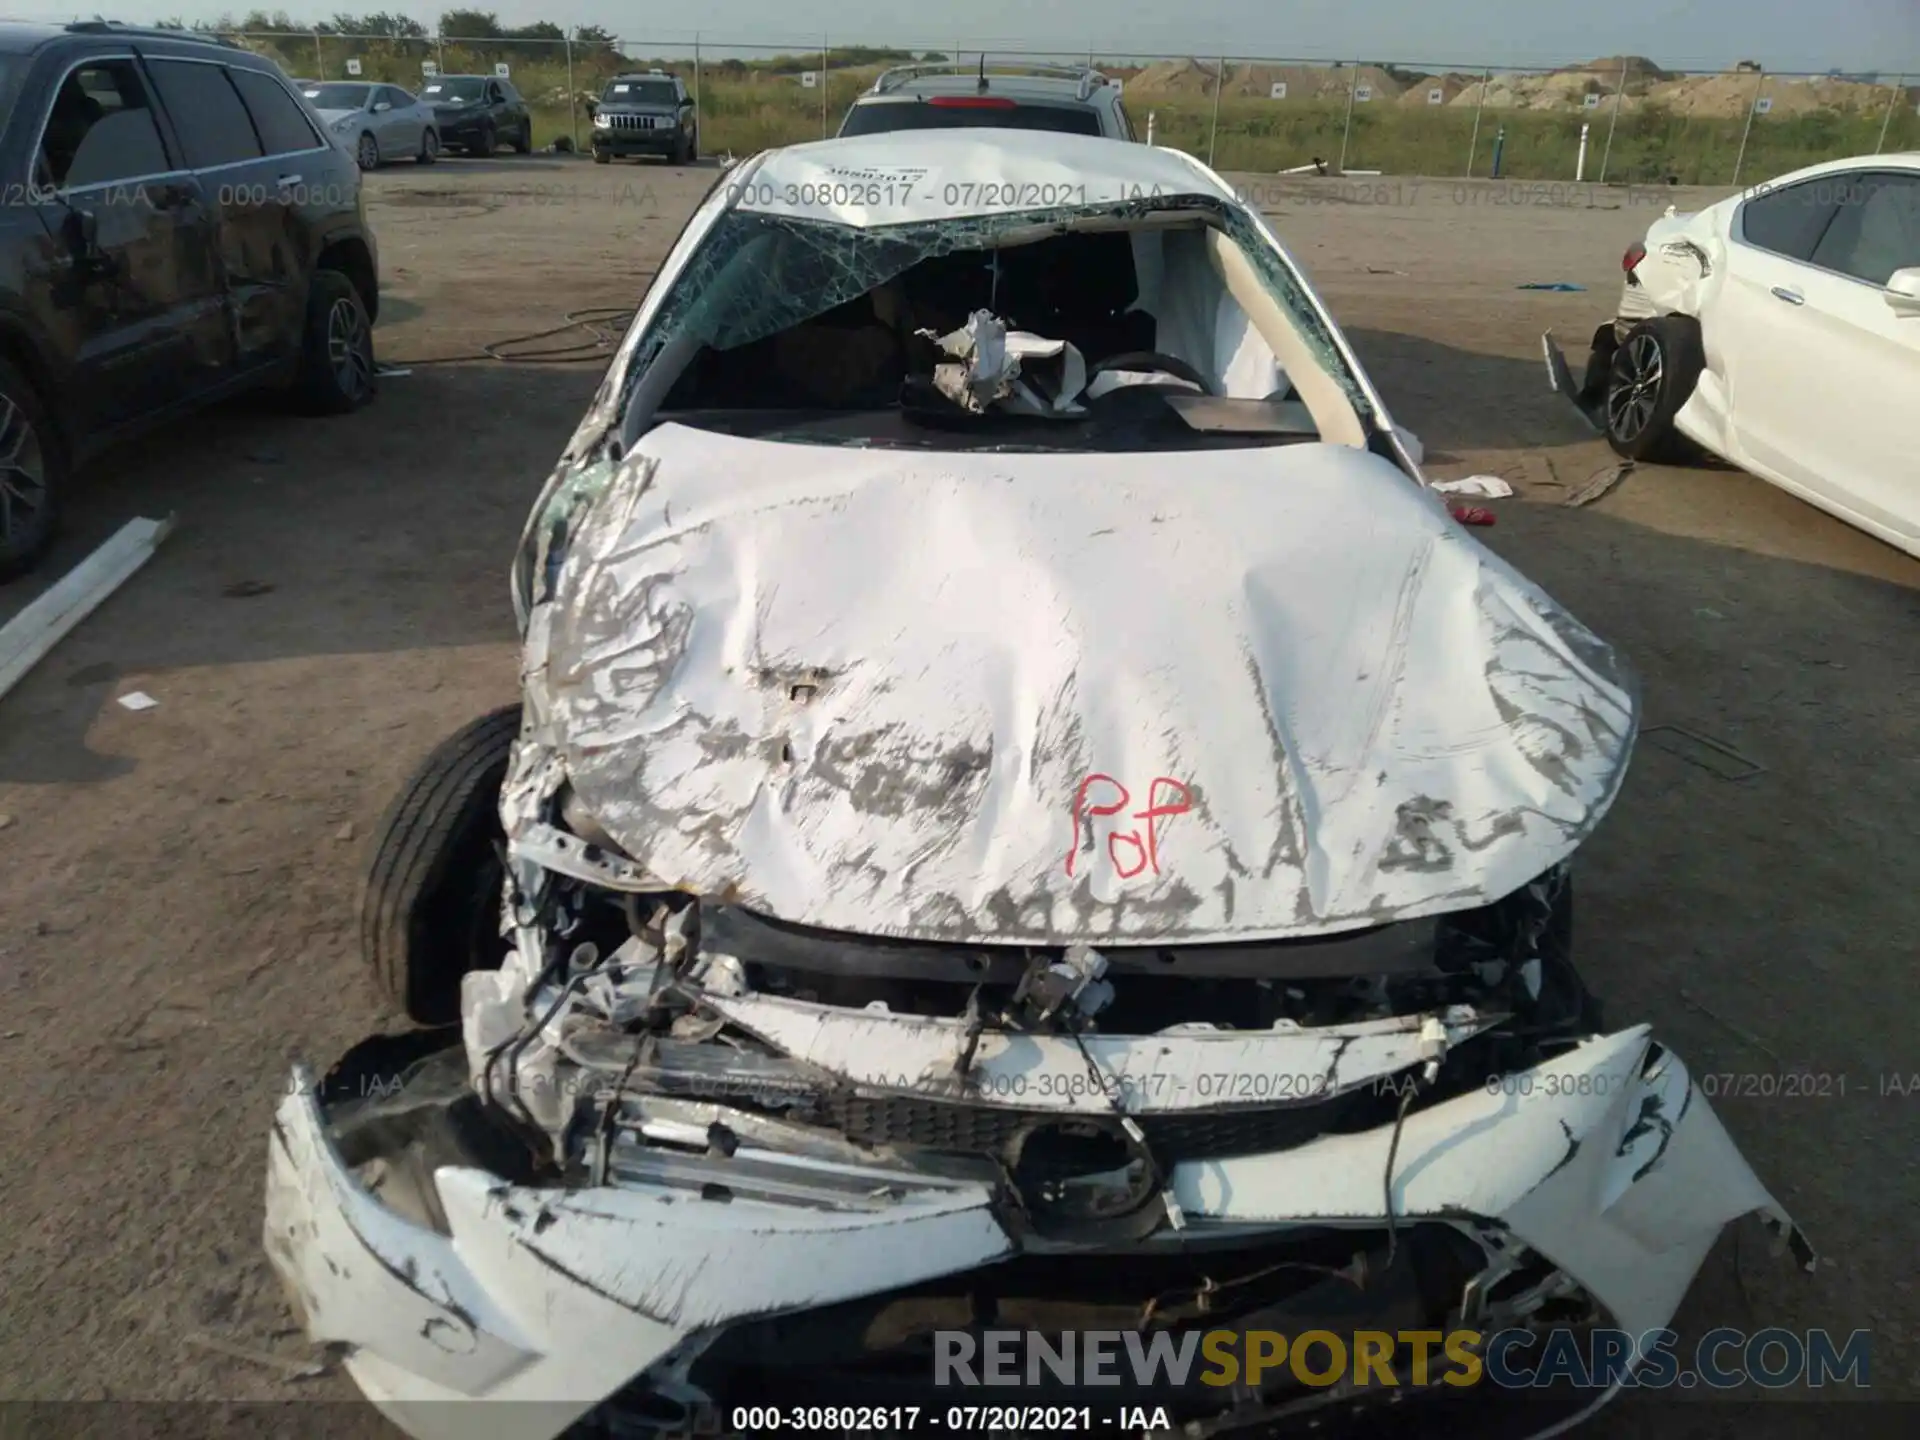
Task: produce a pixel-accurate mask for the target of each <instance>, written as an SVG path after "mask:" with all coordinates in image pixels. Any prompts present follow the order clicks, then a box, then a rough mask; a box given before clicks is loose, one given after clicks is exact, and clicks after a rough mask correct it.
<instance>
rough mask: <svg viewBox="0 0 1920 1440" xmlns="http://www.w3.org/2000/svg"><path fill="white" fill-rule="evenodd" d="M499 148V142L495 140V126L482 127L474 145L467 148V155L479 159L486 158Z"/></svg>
mask: <svg viewBox="0 0 1920 1440" xmlns="http://www.w3.org/2000/svg"><path fill="white" fill-rule="evenodd" d="M499 148H500V144H499V141H498V140H496V139H495V138H494V133H493V126H491V125H487V126H484V127H482V129H481V131H480V134H479V136H478V137H477V138H476V139H475V140H474V142H473V144H471V145H469V146H468V147H467V153H468V154H469V155H472V156H475V157H477V158H484V157H486V156H488V155H491V154H493V152H494V151H495V150H497V149H499Z"/></svg>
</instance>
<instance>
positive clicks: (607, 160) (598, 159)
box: [593, 150, 613, 165]
mask: <svg viewBox="0 0 1920 1440" xmlns="http://www.w3.org/2000/svg"><path fill="white" fill-rule="evenodd" d="M593 163H594V164H596V165H611V164H612V163H613V156H611V155H609V154H608V153H607V152H606V151H604V150H596V151H594V152H593Z"/></svg>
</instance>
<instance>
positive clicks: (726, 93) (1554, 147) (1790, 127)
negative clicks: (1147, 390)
mask: <svg viewBox="0 0 1920 1440" xmlns="http://www.w3.org/2000/svg"><path fill="white" fill-rule="evenodd" d="M350 55H357V56H358V57H359V59H360V60H361V67H362V73H361V76H360V78H362V79H368V80H385V81H391V82H393V83H395V84H400V85H406V86H408V87H409V88H413V89H418V88H419V85H420V83H421V80H420V62H421V61H422V60H436V61H437V62H438V63H439V64H440V66H441V68H442V69H443V70H444V71H446V72H447V73H449V74H456V73H462V72H474V71H479V72H483V73H484V72H489V71H491V69H492V64H493V62H492V53H491V52H488V53H487V54H486V55H484V56H483V55H481V54H479V53H475V52H471V51H463V50H462V49H461V48H460V47H458V46H448V47H446V49H445V51H444V52H436V50H435V47H434V46H433V45H432V44H431V43H429V42H421V41H411V42H409V41H400V42H371V43H369V42H349V41H345V40H340V39H336V38H325V39H323V41H322V48H321V54H320V56H319V57H316V55H315V53H314V47H313V44H312V42H311V40H309V39H306V38H304V37H302V38H296V39H289V40H288V41H287V42H285V45H284V47H283V49H282V50H281V51H280V52H279V53H276V58H278V59H279V60H280V61H281V63H282V64H283V65H285V66H286V68H287V69H288V71H289V72H290V73H292V74H295V75H312V74H313V73H314V70H315V67H316V65H317V64H319V63H320V61H321V60H322V59H323V60H324V68H325V70H326V75H325V77H324V78H327V79H332V80H337V79H342V78H346V63H345V62H346V60H347V58H348V56H350ZM804 60H805V57H795V58H794V59H792V60H791V61H783V62H780V63H781V66H782V69H785V68H787V67H789V66H794V65H799V64H802V63H804ZM509 61H510V64H511V66H512V79H513V83H514V85H515V86H516V87H517V88H518V89H519V90H520V92H521V94H523V95H525V96H526V97H527V98H528V100H529V101H530V102H532V103H533V106H534V140H535V143H536V144H539V145H546V144H548V143H550V142H551V141H552V140H554V139H555V138H556V137H557V136H560V135H568V136H577V137H578V139H579V140H580V141H582V142H584V141H585V140H586V139H587V137H588V136H589V135H590V133H591V125H590V122H589V120H588V116H587V112H586V108H585V106H584V105H582V106H579V107H578V108H577V111H576V112H575V113H573V114H571V115H570V114H569V110H568V107H567V105H566V103H565V101H564V99H560V100H559V102H558V103H553V102H552V101H550V100H549V99H548V98H547V97H549V96H563V95H564V93H565V91H566V89H567V83H568V72H567V66H566V62H565V55H564V51H562V50H561V49H560V47H558V46H555V47H553V48H552V49H551V50H550V51H547V50H536V49H535V47H531V46H517V47H514V50H513V53H512V55H511V56H510V57H509ZM649 64H653V65H658V66H659V68H661V69H664V70H668V71H670V72H672V73H677V74H679V75H680V76H681V77H682V78H683V79H684V80H685V81H686V82H687V84H688V86H689V87H692V85H693V83H694V73H693V64H692V62H691V61H651V62H648V61H636V60H632V59H625V60H623V59H621V58H619V57H617V56H613V55H609V54H606V53H598V54H596V53H593V52H588V51H584V50H582V51H576V52H575V55H574V65H573V72H572V82H573V89H574V91H576V92H578V93H582V94H589V93H597V92H598V91H599V90H600V89H601V87H602V86H603V85H604V84H605V82H606V80H607V79H608V78H609V77H610V76H612V75H614V74H616V73H618V72H619V71H621V70H632V69H634V68H636V66H643V65H649ZM875 73H876V70H875V68H873V67H868V68H865V69H862V70H853V71H840V72H835V73H832V74H830V75H829V77H828V81H827V84H826V85H825V86H818V85H816V86H814V87H813V88H807V87H805V86H803V85H801V84H800V82H799V80H798V79H797V78H796V77H795V76H794V75H791V74H786V73H780V72H779V71H776V70H775V69H774V68H772V64H771V62H769V63H767V64H756V65H751V66H749V65H743V64H741V63H740V62H737V61H735V62H726V61H718V62H709V63H708V64H706V65H705V66H704V67H703V69H702V73H701V75H700V87H699V88H700V110H701V123H700V144H701V149H702V150H703V151H704V152H705V153H707V154H709V155H713V154H719V153H721V152H723V151H728V150H730V151H732V152H733V153H734V154H735V155H740V156H744V155H749V154H752V153H753V152H754V151H756V150H761V149H765V148H767V147H768V146H772V145H790V144H794V143H797V142H799V141H803V140H817V139H819V138H820V137H821V134H822V116H821V108H822V99H823V96H824V100H825V111H826V114H825V131H826V133H828V134H831V133H832V132H833V131H834V130H836V129H838V128H839V124H840V117H841V116H842V115H843V114H844V113H845V112H846V109H847V106H848V105H850V104H852V103H853V100H854V97H855V96H857V95H858V94H859V93H860V92H861V91H862V90H864V89H865V88H866V87H867V85H869V84H870V83H871V82H872V78H873V75H874V74H875ZM1882 93H1883V94H1884V92H1882ZM1128 109H1129V110H1130V111H1132V113H1133V117H1134V124H1135V125H1136V126H1138V127H1140V128H1141V129H1142V130H1144V128H1145V125H1146V117H1147V112H1148V111H1149V110H1151V111H1153V112H1154V114H1155V124H1154V138H1155V139H1156V141H1157V142H1158V143H1160V144H1162V145H1171V146H1175V147H1177V148H1179V149H1182V150H1186V151H1188V152H1189V153H1191V154H1194V155H1197V156H1199V157H1200V158H1201V159H1203V160H1204V159H1206V158H1207V156H1208V151H1209V138H1210V135H1211V149H1212V156H1213V164H1214V167H1215V168H1216V169H1220V170H1236V171H1252V172H1255V173H1261V172H1265V173H1269V174H1270V173H1273V172H1275V171H1278V170H1283V169H1286V168H1289V167H1291V166H1295V165H1304V164H1306V163H1307V162H1308V161H1310V160H1312V159H1314V158H1315V157H1316V156H1317V157H1319V158H1320V159H1323V160H1328V161H1333V160H1337V159H1338V158H1339V157H1340V154H1341V142H1342V136H1343V133H1344V134H1345V142H1346V145H1345V148H1346V164H1347V167H1348V168H1349V169H1353V170H1381V171H1384V172H1386V173H1387V174H1391V175H1423V176H1435V177H1441V178H1445V177H1449V176H1464V175H1467V174H1469V173H1471V174H1473V175H1476V176H1483V177H1484V176H1486V175H1488V174H1489V171H1490V166H1491V163H1492V155H1493V147H1494V142H1495V137H1496V135H1497V134H1498V133H1499V132H1500V131H1501V130H1502V129H1504V131H1505V140H1504V143H1503V144H1502V147H1501V174H1502V176H1503V177H1505V178H1509V179H1514V180H1557V181H1567V180H1571V179H1572V178H1573V173H1574V164H1575V159H1576V156H1577V154H1578V151H1579V148H1580V126H1581V124H1582V122H1586V123H1588V124H1590V125H1591V126H1592V131H1591V135H1590V140H1589V150H1588V155H1587V171H1586V174H1587V178H1588V179H1589V180H1596V179H1598V178H1600V173H1601V163H1602V158H1603V155H1604V157H1605V161H1606V178H1607V179H1608V180H1615V181H1664V180H1666V179H1667V178H1668V177H1674V178H1676V179H1677V180H1678V181H1679V182H1680V183H1681V184H1686V185H1725V184H1730V183H1731V182H1732V180H1733V178H1734V166H1735V161H1736V159H1737V158H1738V157H1739V156H1740V146H1741V131H1742V129H1743V128H1744V121H1743V120H1741V119H1738V118H1734V119H1686V118H1682V117H1679V116H1675V115H1672V114H1669V113H1667V112H1664V111H1661V110H1658V109H1645V110H1639V111H1628V112H1623V113H1622V114H1621V115H1620V117H1619V122H1618V126H1617V128H1616V129H1615V130H1614V133H1613V137H1612V149H1611V153H1606V152H1607V135H1608V128H1609V125H1610V124H1611V123H1612V116H1611V114H1610V113H1609V112H1608V111H1607V110H1606V109H1605V108H1604V107H1603V108H1602V109H1601V110H1599V111H1565V112H1545V113H1543V112H1540V111H1534V110H1527V111H1522V110H1500V109H1493V108H1489V109H1486V110H1484V111H1482V112H1481V114H1480V119H1479V133H1478V136H1477V137H1476V136H1475V133H1474V109H1473V107H1472V106H1464V105H1448V106H1433V107H1429V106H1424V105H1422V106H1401V105H1398V104H1390V103H1389V104H1380V103H1375V104H1370V105H1356V106H1354V107H1353V115H1352V124H1351V129H1350V130H1348V128H1347V126H1348V120H1347V106H1346V104H1345V103H1344V102H1342V101H1318V100H1300V101H1284V100H1283V101H1277V102H1276V101H1268V100H1259V99H1249V98H1242V97H1234V98H1227V99H1223V100H1222V102H1221V104H1220V108H1219V127H1218V130H1217V132H1214V130H1213V116H1214V106H1213V102H1212V99H1211V97H1209V96H1204V95H1203V96H1150V95H1146V94H1136V95H1132V96H1129V98H1128ZM1885 118H1886V111H1885V108H1884V105H1876V106H1875V107H1874V108H1873V109H1872V110H1870V111H1868V112H1866V113H1861V114H1856V113H1849V112H1844V111H1815V112H1813V113H1810V114H1804V115H1795V116H1777V115H1756V116H1755V117H1754V118H1753V125H1752V129H1751V132H1750V133H1749V134H1748V135H1747V141H1746V154H1745V157H1744V159H1741V160H1740V177H1741V179H1742V181H1743V182H1747V181H1754V180H1761V179H1765V178H1768V177H1770V176H1774V175H1779V174H1783V173H1785V172H1786V171H1789V170H1794V169H1798V168H1799V167H1800V166H1802V165H1810V164H1813V163H1815V162H1817V161H1821V160H1833V159H1839V158H1841V157H1843V156H1847V155H1859V154H1870V153H1872V152H1873V150H1874V148H1875V145H1876V143H1877V142H1878V141H1879V139H1880V130H1881V124H1882V122H1883V120H1884V119H1885ZM1885 148H1886V149H1887V150H1911V149H1920V115H1916V114H1915V113H1914V107H1913V105H1912V104H1910V103H1909V104H1903V105H1901V106H1899V107H1898V108H1897V110H1896V111H1895V113H1894V116H1893V120H1892V124H1891V125H1890V126H1889V127H1888V132H1887V136H1886V144H1885ZM1470 156H1471V159H1470Z"/></svg>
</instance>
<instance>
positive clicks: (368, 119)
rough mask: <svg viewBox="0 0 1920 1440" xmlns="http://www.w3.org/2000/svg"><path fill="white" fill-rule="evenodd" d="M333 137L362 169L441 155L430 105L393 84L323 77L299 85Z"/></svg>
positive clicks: (428, 162)
mask: <svg viewBox="0 0 1920 1440" xmlns="http://www.w3.org/2000/svg"><path fill="white" fill-rule="evenodd" d="M300 93H301V94H303V95H305V96H306V97H307V103H308V104H310V105H312V106H313V108H314V109H315V110H317V111H318V112H319V114H320V118H321V120H322V121H324V122H325V123H326V126H327V129H328V130H329V131H330V132H331V133H332V134H333V136H334V138H335V139H337V140H339V141H340V142H341V143H342V144H344V145H346V146H347V148H348V149H350V150H352V151H353V154H354V158H355V159H357V160H358V161H359V162H360V168H361V169H362V170H372V169H375V168H376V167H378V166H379V165H380V164H381V163H382V162H384V161H387V160H393V159H405V158H409V157H411V158H412V159H415V160H418V161H419V162H420V163H421V164H422V165H431V164H432V163H433V162H434V161H435V160H437V159H438V158H439V156H440V132H439V131H438V130H437V129H435V128H434V123H433V118H434V117H433V107H432V106H431V105H427V104H424V103H423V102H422V101H421V100H420V99H419V98H418V97H417V96H415V95H413V94H412V93H410V92H409V91H406V90H402V89H401V88H400V87H399V86H398V85H381V84H377V83H373V82H370V81H354V80H328V81H325V82H322V83H320V84H308V85H305V86H303V87H301V92H300Z"/></svg>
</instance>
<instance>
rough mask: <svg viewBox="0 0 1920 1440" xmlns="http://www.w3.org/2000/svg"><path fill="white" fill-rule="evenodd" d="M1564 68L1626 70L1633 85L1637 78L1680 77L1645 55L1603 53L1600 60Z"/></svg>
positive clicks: (1608, 72)
mask: <svg viewBox="0 0 1920 1440" xmlns="http://www.w3.org/2000/svg"><path fill="white" fill-rule="evenodd" d="M1561 68H1562V70H1597V71H1599V72H1600V73H1601V74H1603V75H1613V76H1616V77H1617V76H1618V75H1619V74H1620V72H1621V71H1622V70H1625V71H1626V75H1627V85H1628V87H1629V88H1631V87H1632V85H1633V82H1634V81H1636V80H1673V79H1677V78H1678V77H1677V76H1676V75H1675V74H1674V72H1673V71H1671V70H1662V69H1661V68H1660V67H1659V66H1658V65H1656V64H1654V63H1653V61H1651V60H1649V59H1648V58H1647V57H1646V56H1644V55H1602V56H1601V57H1600V58H1599V59H1598V60H1589V61H1587V62H1586V63H1585V64H1582V65H1565V66H1562V67H1561Z"/></svg>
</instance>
